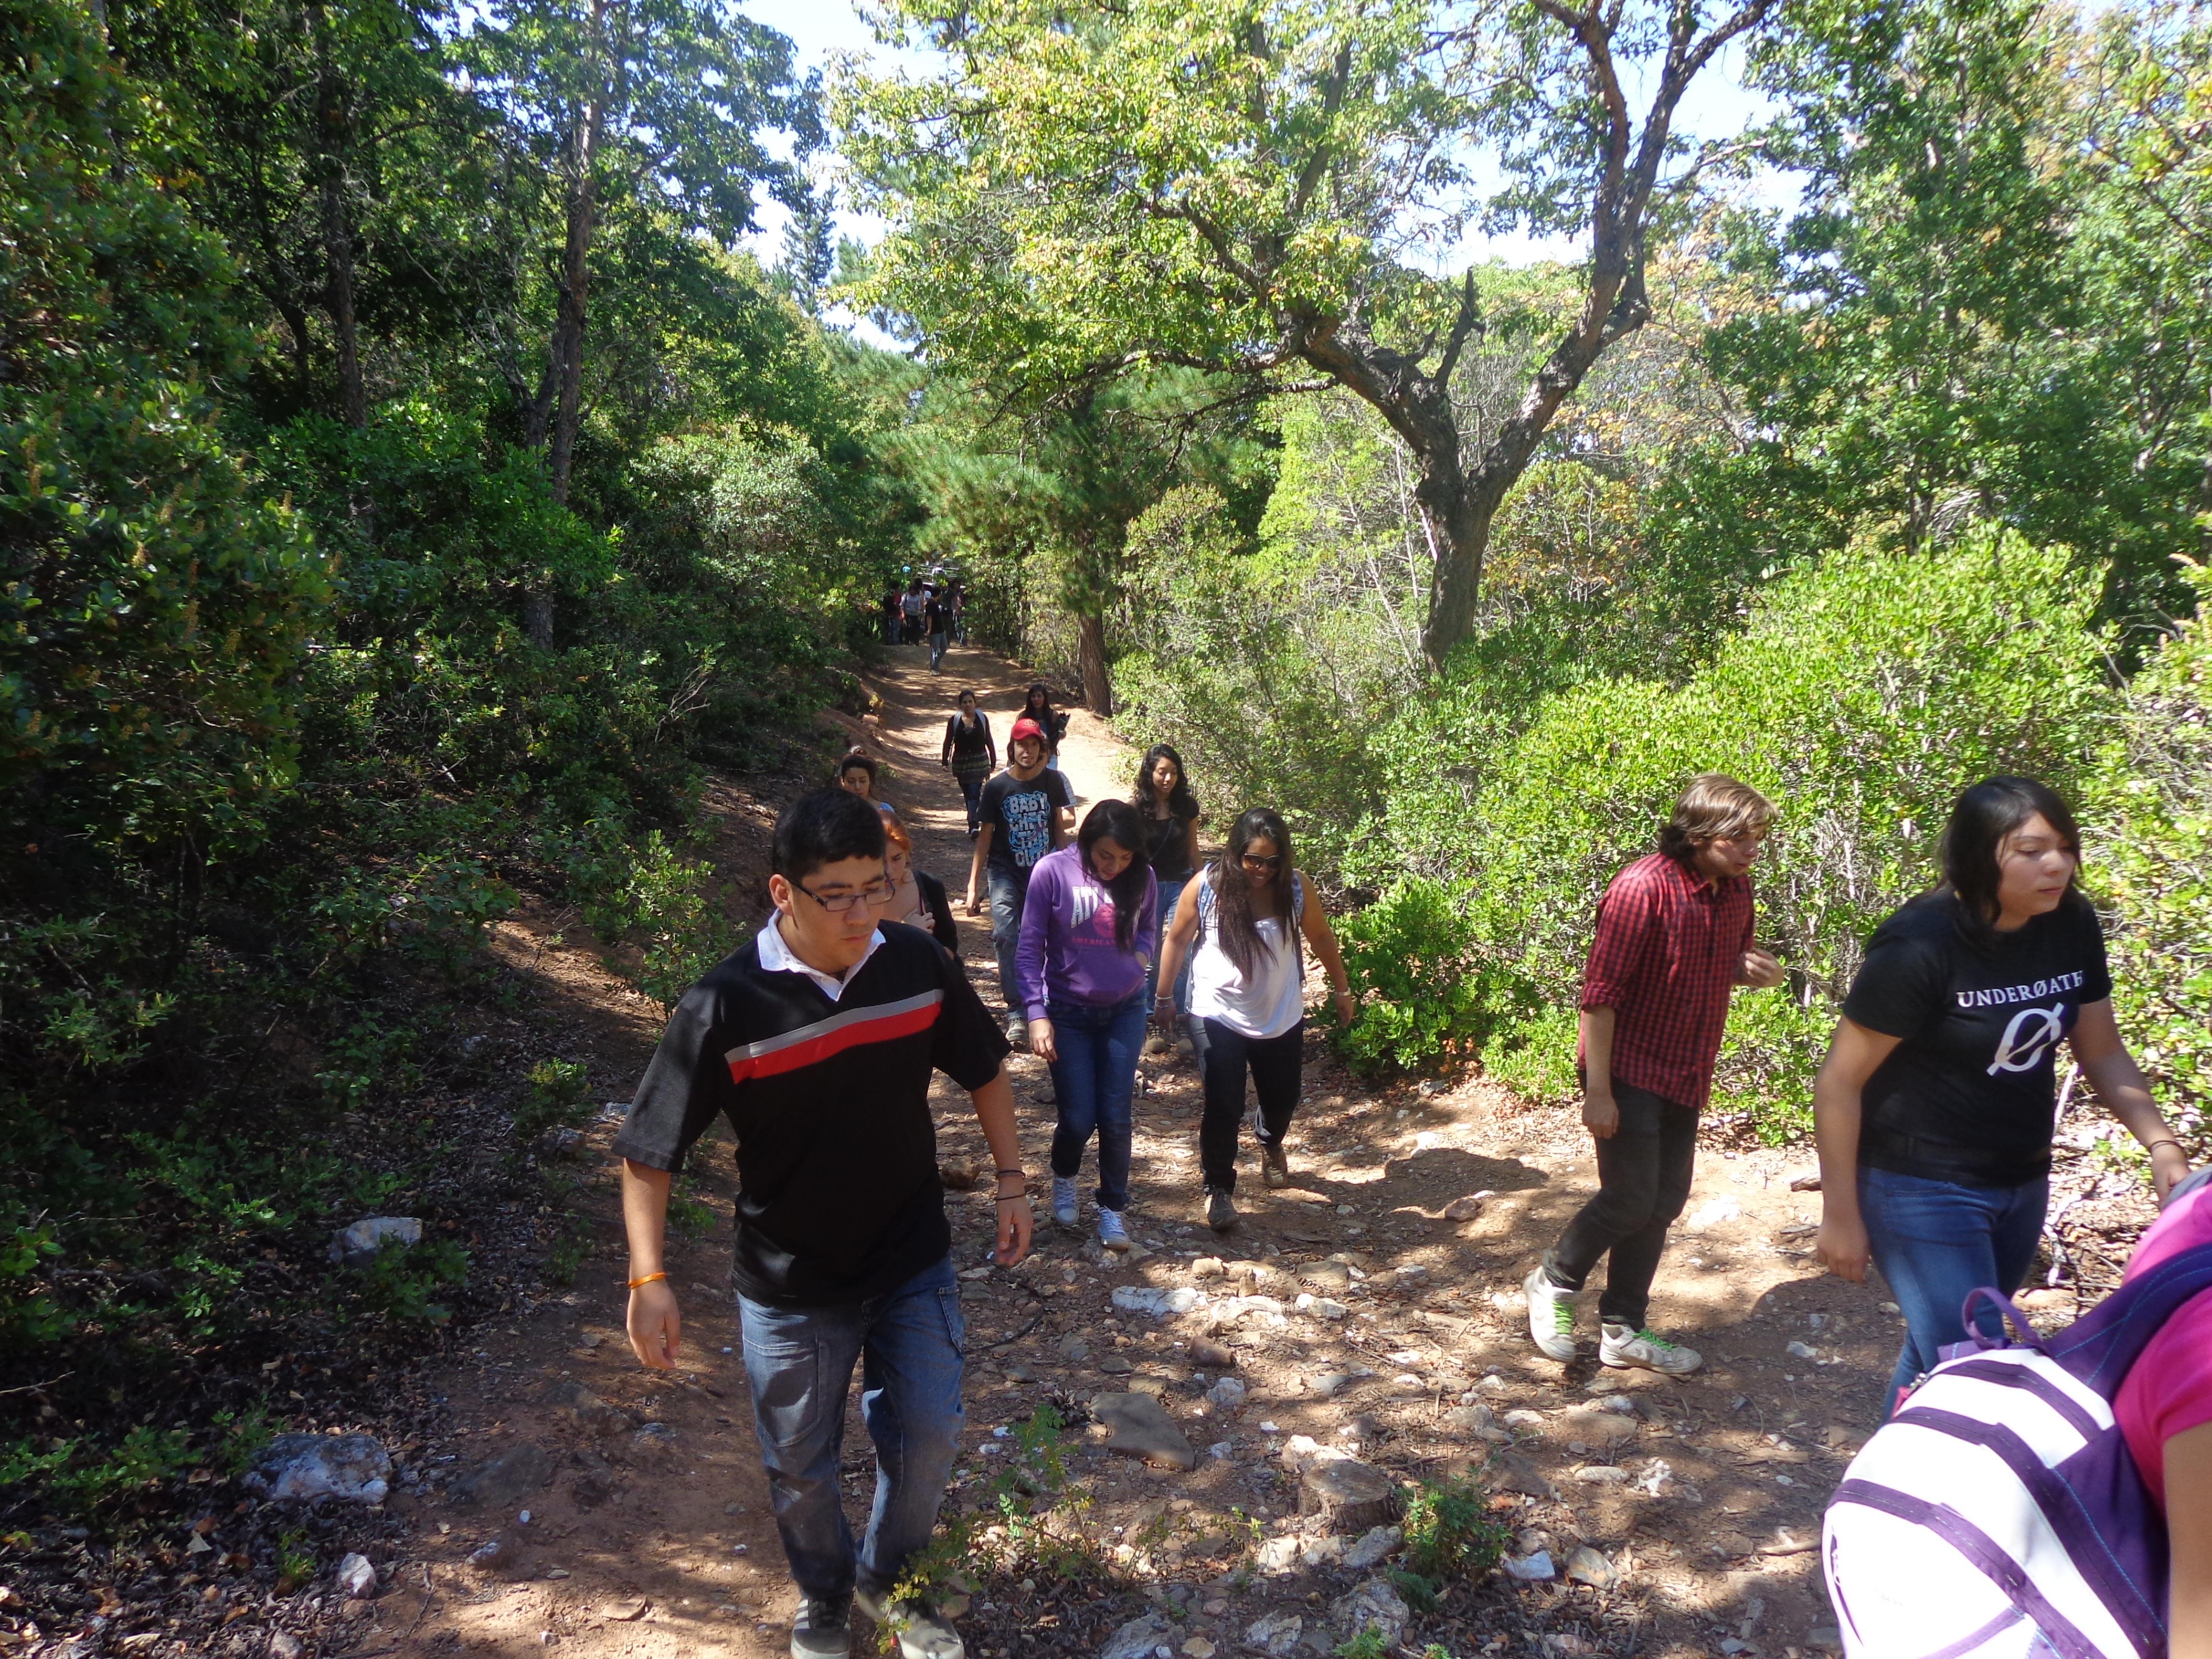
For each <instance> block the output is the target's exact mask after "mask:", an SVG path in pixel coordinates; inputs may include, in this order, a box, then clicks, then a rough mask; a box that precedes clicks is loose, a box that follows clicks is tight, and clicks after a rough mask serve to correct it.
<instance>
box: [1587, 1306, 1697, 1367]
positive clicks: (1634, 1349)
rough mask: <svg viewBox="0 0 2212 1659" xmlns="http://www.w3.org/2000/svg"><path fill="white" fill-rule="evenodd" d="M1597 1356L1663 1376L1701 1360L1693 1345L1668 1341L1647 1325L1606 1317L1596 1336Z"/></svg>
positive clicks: (1621, 1365)
mask: <svg viewBox="0 0 2212 1659" xmlns="http://www.w3.org/2000/svg"><path fill="white" fill-rule="evenodd" d="M1597 1357H1598V1358H1599V1360H1600V1361H1601V1363H1603V1364H1607V1365H1611V1366H1613V1368H1614V1369H1615V1370H1644V1371H1657V1372H1659V1373H1660V1374H1661V1375H1662V1376H1688V1375H1689V1374H1690V1373H1691V1372H1692V1371H1693V1370H1697V1369H1698V1367H1699V1366H1700V1365H1702V1364H1705V1356H1704V1355H1703V1354H1701V1353H1699V1352H1698V1351H1697V1350H1696V1349H1695V1348H1686V1347H1684V1346H1682V1345H1681V1344H1680V1343H1679V1342H1669V1341H1668V1340H1667V1339H1666V1338H1665V1337H1663V1336H1662V1335H1660V1334H1659V1333H1658V1332H1656V1331H1655V1330H1653V1329H1652V1328H1650V1326H1649V1325H1646V1326H1645V1327H1644V1328H1643V1329H1641V1330H1638V1329H1637V1328H1636V1327H1635V1326H1633V1325H1620V1324H1616V1323H1614V1322H1613V1321H1612V1320H1607V1321H1606V1322H1605V1325H1604V1328H1603V1330H1602V1332H1601V1334H1600V1336H1599V1339H1598V1347H1597Z"/></svg>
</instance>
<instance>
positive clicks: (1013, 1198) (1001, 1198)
mask: <svg viewBox="0 0 2212 1659" xmlns="http://www.w3.org/2000/svg"><path fill="white" fill-rule="evenodd" d="M1029 1195H1030V1189H1029V1188H1026V1187H1024V1188H1022V1189H1021V1191H1019V1192H1018V1193H1000V1194H999V1195H998V1197H996V1198H994V1199H993V1200H991V1201H992V1202H993V1203H994V1204H1021V1203H1026V1202H1027V1201H1028V1200H1029Z"/></svg>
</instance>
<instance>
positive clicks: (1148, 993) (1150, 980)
mask: <svg viewBox="0 0 2212 1659" xmlns="http://www.w3.org/2000/svg"><path fill="white" fill-rule="evenodd" d="M1158 882H1159V887H1160V919H1159V925H1158V927H1157V928H1156V929H1155V930H1154V932H1153V933H1152V964H1151V965H1150V966H1149V967H1147V968H1146V969H1145V1006H1146V1007H1147V1008H1149V1007H1151V1006H1152V1002H1153V1000H1155V999H1156V998H1157V997H1158V995H1159V984H1160V952H1161V951H1164V949H1166V948H1167V942H1168V927H1169V925H1170V923H1171V922H1173V921H1175V913H1176V901H1177V900H1179V899H1180V898H1182V890H1183V889H1184V888H1186V887H1188V886H1189V885H1190V878H1189V877H1188V876H1161V877H1159V878H1158ZM1196 943H1197V941H1196V940H1193V941H1192V944H1193V945H1194V946H1195V945H1196ZM1197 954H1198V952H1197V951H1196V950H1195V949H1192V950H1188V951H1184V952H1183V953H1182V972H1180V973H1178V974H1177V975H1176V982H1175V1006H1176V1012H1177V1013H1179V1014H1180V1013H1182V1012H1184V1011H1185V1010H1186V1009H1188V1007H1189V1006H1190V959H1191V958H1192V957H1194V956H1195V955H1197Z"/></svg>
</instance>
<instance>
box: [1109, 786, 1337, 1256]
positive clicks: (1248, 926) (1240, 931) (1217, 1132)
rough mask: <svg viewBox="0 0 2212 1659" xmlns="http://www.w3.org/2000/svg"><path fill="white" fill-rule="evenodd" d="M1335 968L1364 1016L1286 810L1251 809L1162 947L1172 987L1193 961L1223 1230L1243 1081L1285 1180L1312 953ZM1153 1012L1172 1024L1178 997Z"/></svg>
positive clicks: (1280, 1180)
mask: <svg viewBox="0 0 2212 1659" xmlns="http://www.w3.org/2000/svg"><path fill="white" fill-rule="evenodd" d="M1306 944H1310V945H1312V946H1313V953H1314V955H1315V956H1316V957H1318V958H1319V959H1320V961H1321V965H1322V968H1323V969H1326V970H1327V972H1328V981H1329V985H1330V987H1331V993H1330V994H1332V995H1333V996H1334V998H1335V1000H1336V1012H1337V1013H1338V1014H1339V1015H1340V1017H1341V1018H1343V1019H1344V1020H1345V1021H1346V1023H1349V1022H1350V1021H1351V1019H1352V1016H1353V1015H1354V1013H1355V1012H1358V1011H1357V1008H1356V1006H1355V1005H1354V1003H1353V1001H1352V987H1351V983H1350V981H1347V980H1346V977H1345V973H1344V959H1343V957H1340V955H1339V954H1338V953H1337V949H1336V935H1335V934H1334V933H1331V932H1330V931H1329V927H1328V917H1327V916H1325V915H1322V908H1321V905H1320V904H1319V902H1317V901H1316V899H1315V897H1314V895H1313V890H1312V889H1311V888H1310V887H1309V886H1307V885H1306V884H1305V883H1304V881H1303V880H1301V879H1300V878H1299V877H1298V874H1297V870H1296V869H1295V867H1294V866H1293V865H1292V863H1291V832H1290V830H1289V829H1287V828H1285V825H1284V823H1283V820H1282V818H1281V817H1280V816H1279V814H1277V813H1275V812H1273V811H1269V810H1268V809H1267V808H1266V807H1264V806H1255V807H1254V808H1253V809H1252V810H1251V811H1249V812H1247V813H1245V814H1244V815H1243V817H1240V818H1238V819H1237V822H1236V823H1234V824H1232V825H1231V826H1230V830H1229V845H1228V846H1227V848H1225V849H1224V850H1223V852H1222V854H1221V856H1220V857H1219V858H1218V859H1217V860H1214V862H1213V863H1212V864H1211V865H1209V866H1207V867H1206V870H1205V872H1203V873H1201V874H1200V876H1199V878H1197V879H1196V880H1194V881H1193V882H1192V883H1191V884H1190V885H1188V887H1186V888H1184V889H1183V891H1182V900H1181V901H1180V902H1178V903H1177V904H1176V915H1175V923H1174V926H1172V927H1170V929H1169V930H1168V938H1167V943H1166V945H1164V947H1163V948H1162V950H1161V952H1160V973H1159V983H1160V984H1161V985H1163V986H1167V987H1172V986H1173V985H1174V984H1175V982H1176V975H1178V974H1180V973H1181V972H1182V966H1183V962H1184V959H1185V958H1186V957H1188V959H1189V962H1190V970H1191V971H1190V1012H1191V1017H1192V1018H1194V1020H1196V1021H1197V1023H1198V1028H1199V1030H1200V1033H1201V1034H1202V1037H1203V1040H1202V1041H1201V1042H1200V1043H1199V1052H1200V1056H1201V1059H1200V1066H1201V1069H1202V1074H1203V1076H1204V1079H1205V1089H1206V1108H1205V1111H1204V1113H1203V1115H1201V1116H1200V1120H1199V1127H1198V1152H1199V1163H1200V1168H1201V1169H1202V1170H1203V1171H1204V1176H1205V1182H1206V1191H1205V1194H1204V1196H1203V1197H1202V1198H1201V1199H1200V1214H1201V1216H1202V1217H1203V1218H1204V1219H1205V1222H1206V1225H1207V1226H1209V1227H1211V1228H1212V1229H1213V1231H1216V1232H1218V1233H1222V1232H1227V1231H1229V1230H1230V1229H1231V1228H1232V1227H1234V1226H1235V1225H1237V1206H1236V1204H1235V1203H1234V1202H1233V1201H1232V1200H1231V1194H1232V1193H1234V1192H1235V1191H1236V1190H1237V1121H1238V1120H1239V1119H1241V1118H1242V1117H1243V1115H1244V1077H1245V1073H1247V1071H1249V1073H1251V1078H1252V1086H1253V1088H1254V1090H1255V1091H1256V1092H1257V1093H1258V1095H1259V1097H1260V1114H1259V1121H1258V1123H1257V1125H1256V1126H1255V1132H1256V1133H1257V1135H1258V1137H1259V1141H1260V1158H1261V1178H1262V1179H1263V1180H1264V1181H1265V1182H1267V1185H1268V1186H1270V1187H1287V1186H1289V1185H1290V1182H1291V1164H1290V1159H1289V1158H1288V1156H1287V1155H1286V1154H1285V1152H1284V1150H1283V1137H1284V1136H1285V1134H1287V1133H1289V1131H1290V1127H1291V1114H1292V1113H1293V1112H1295V1111H1296V1110H1297V1104H1298V1081H1299V1077H1300V1073H1301V1072H1302V1070H1303V1067H1304V1043H1305V1024H1306V1009H1305V953H1304V945H1306ZM1153 1012H1154V1015H1155V1017H1156V1018H1162V1019H1164V1020H1172V1019H1173V1018H1174V1015H1175V999H1174V997H1173V996H1172V995H1168V996H1163V997H1161V998H1159V999H1158V1000H1157V1001H1156V1002H1155V1004H1154V1005H1153Z"/></svg>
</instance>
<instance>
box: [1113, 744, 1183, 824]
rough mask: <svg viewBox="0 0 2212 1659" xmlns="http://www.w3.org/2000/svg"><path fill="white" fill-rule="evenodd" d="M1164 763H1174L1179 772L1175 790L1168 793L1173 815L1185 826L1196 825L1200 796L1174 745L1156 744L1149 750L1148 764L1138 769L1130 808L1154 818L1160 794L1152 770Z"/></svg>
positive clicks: (1169, 809)
mask: <svg viewBox="0 0 2212 1659" xmlns="http://www.w3.org/2000/svg"><path fill="white" fill-rule="evenodd" d="M1164 760H1166V761H1173V762H1174V763H1175V769H1176V784H1175V787H1174V788H1172V789H1170V790H1169V791H1168V811H1169V812H1170V813H1171V814H1172V815H1174V816H1175V817H1179V818H1181V819H1182V821H1183V822H1184V823H1197V822H1198V820H1199V817H1200V813H1199V810H1198V797H1197V796H1195V795H1194V794H1192V793H1190V772H1189V769H1188V768H1186V767H1185V766H1184V765H1183V763H1182V756H1181V755H1178V754H1176V751H1175V745H1174V744H1171V743H1156V744H1153V745H1152V747H1151V748H1150V749H1147V750H1146V751H1145V763H1144V764H1143V765H1142V766H1139V768H1138V769H1137V787H1135V788H1134V789H1133V790H1131V791H1130V792H1129V802H1130V805H1133V806H1134V807H1135V808H1136V809H1137V812H1138V816H1139V817H1152V808H1153V807H1154V806H1156V805H1158V802H1159V795H1158V793H1157V792H1156V791H1155V790H1154V789H1153V788H1152V769H1153V768H1154V767H1156V766H1158V764H1159V763H1161V762H1162V761H1164Z"/></svg>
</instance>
